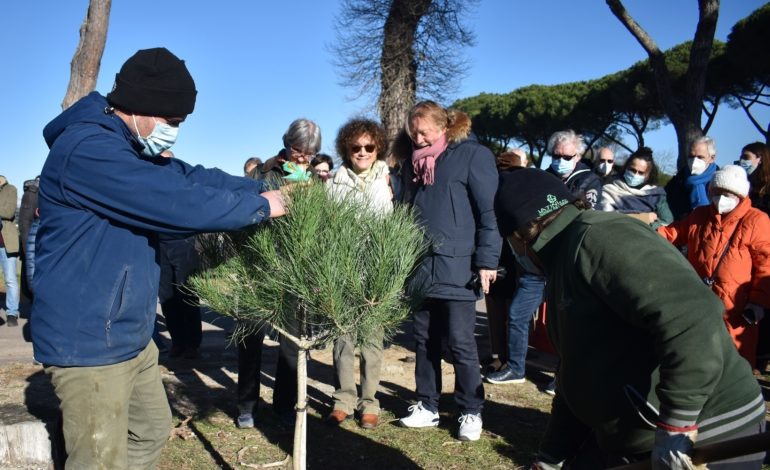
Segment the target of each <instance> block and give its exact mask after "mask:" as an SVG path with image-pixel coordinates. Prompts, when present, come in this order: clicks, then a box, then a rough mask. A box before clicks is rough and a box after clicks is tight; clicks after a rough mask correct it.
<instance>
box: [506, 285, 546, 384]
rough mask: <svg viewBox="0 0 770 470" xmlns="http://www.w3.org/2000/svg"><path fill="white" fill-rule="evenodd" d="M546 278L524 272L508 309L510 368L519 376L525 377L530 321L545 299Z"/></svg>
mask: <svg viewBox="0 0 770 470" xmlns="http://www.w3.org/2000/svg"><path fill="white" fill-rule="evenodd" d="M544 290H545V278H544V277H542V276H538V275H536V274H530V273H523V274H522V275H521V277H520V278H519V284H518V286H517V287H516V292H515V293H514V294H513V300H512V301H511V307H510V308H509V309H508V368H509V369H511V371H513V373H514V374H516V377H517V378H522V377H524V364H525V361H526V359H527V348H528V347H529V323H530V320H531V319H532V315H533V314H534V313H535V310H537V307H539V306H540V303H541V302H542V301H543V291H544Z"/></svg>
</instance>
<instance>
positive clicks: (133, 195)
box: [60, 135, 270, 234]
mask: <svg viewBox="0 0 770 470" xmlns="http://www.w3.org/2000/svg"><path fill="white" fill-rule="evenodd" d="M105 149H110V150H105ZM66 158H67V159H68V161H66V162H62V165H63V168H62V177H61V179H60V185H61V188H60V189H61V190H62V193H63V195H64V197H66V198H68V199H69V200H70V202H71V203H72V204H75V205H80V206H82V207H85V208H88V209H89V210H92V211H93V212H95V213H98V214H101V215H102V216H104V217H107V218H109V219H111V220H114V221H116V222H119V223H123V224H126V225H128V226H132V227H137V228H140V229H145V230H152V231H157V232H160V233H172V234H173V233H189V232H196V231H224V230H235V229H239V228H242V227H245V226H249V225H253V224H257V223H259V222H260V221H262V220H263V219H265V218H267V217H269V216H270V206H269V203H268V201H267V200H266V199H265V198H263V197H262V196H260V195H259V193H258V192H259V190H260V189H261V185H260V184H259V183H257V182H253V181H248V180H246V178H236V177H230V176H228V177H225V174H224V173H223V172H221V171H219V170H205V169H203V168H202V167H201V168H197V167H191V166H190V165H187V164H185V163H183V162H172V164H171V165H168V164H166V165H159V164H156V163H157V162H153V161H152V160H143V159H140V158H137V155H136V153H135V152H133V150H132V149H131V148H130V147H129V146H127V145H126V143H125V141H121V139H120V138H117V137H114V136H110V135H96V136H91V137H88V138H86V139H83V140H82V141H81V142H80V143H79V144H78V146H77V148H76V149H74V151H73V152H72V153H71V154H68V155H67V157H66ZM241 180H242V181H241ZM218 185H223V186H224V188H221V187H219V186H218Z"/></svg>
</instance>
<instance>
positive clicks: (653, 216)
mask: <svg viewBox="0 0 770 470" xmlns="http://www.w3.org/2000/svg"><path fill="white" fill-rule="evenodd" d="M622 175H623V176H622V177H621V178H618V179H616V180H615V181H614V182H612V183H610V184H605V185H604V188H603V189H602V199H601V201H600V202H599V207H598V208H599V209H600V210H603V211H606V212H612V211H617V212H621V213H623V214H628V215H630V216H631V217H634V218H637V219H639V220H641V221H642V222H644V223H646V224H649V225H650V226H651V227H652V228H654V229H656V228H658V227H661V226H663V225H668V224H670V223H671V222H672V221H673V220H674V216H673V215H672V214H671V209H669V207H668V203H667V202H666V191H665V190H664V189H663V188H661V187H660V186H658V185H657V184H658V167H657V165H655V161H654V160H653V158H652V150H651V149H649V148H647V147H642V148H640V149H639V150H637V151H636V152H634V153H632V154H631V156H630V157H628V159H627V160H626V163H625V164H624V165H623V172H622Z"/></svg>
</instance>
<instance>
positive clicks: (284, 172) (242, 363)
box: [236, 119, 321, 428]
mask: <svg viewBox="0 0 770 470" xmlns="http://www.w3.org/2000/svg"><path fill="white" fill-rule="evenodd" d="M283 146H284V148H283V149H281V151H280V152H278V155H276V156H275V157H272V158H270V159H269V160H267V161H266V162H265V163H264V164H261V165H258V166H257V168H256V169H253V170H252V171H251V172H250V173H247V174H246V176H248V177H250V178H252V179H256V180H265V182H266V183H267V184H269V185H270V186H271V187H279V186H281V185H283V184H285V183H290V182H298V181H308V180H309V179H310V175H311V173H310V171H309V169H308V167H309V166H310V160H311V159H312V158H313V156H314V155H315V154H317V153H318V151H319V149H320V148H321V128H320V127H318V124H316V123H314V122H313V121H310V120H308V119H296V120H295V121H293V122H292V123H291V124H290V125H289V128H288V129H287V130H286V133H285V134H283ZM244 171H245V168H244ZM290 333H292V334H296V331H290ZM264 339H265V328H261V329H259V330H258V331H255V332H254V333H252V334H249V335H246V336H245V337H243V338H241V341H240V342H239V343H238V419H237V421H236V423H237V425H238V427H239V428H253V427H254V415H255V414H257V412H258V411H259V390H260V385H261V384H260V370H261V367H262V342H263V340H264ZM279 342H280V348H279V350H278V364H277V366H276V373H275V387H274V388H273V410H274V411H275V413H276V414H277V415H278V417H279V419H280V420H281V421H282V422H284V423H286V424H288V425H292V423H293V422H294V405H295V404H296V402H297V357H298V354H299V348H298V347H297V345H296V344H295V343H294V342H293V341H291V340H288V339H287V338H285V337H283V336H281V337H280V339H279Z"/></svg>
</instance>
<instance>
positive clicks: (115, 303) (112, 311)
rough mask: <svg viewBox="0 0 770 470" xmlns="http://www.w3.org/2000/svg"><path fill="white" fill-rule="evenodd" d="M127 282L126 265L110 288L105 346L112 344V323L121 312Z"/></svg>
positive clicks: (105, 327)
mask: <svg viewBox="0 0 770 470" xmlns="http://www.w3.org/2000/svg"><path fill="white" fill-rule="evenodd" d="M127 282H128V266H124V267H123V270H122V271H121V272H120V276H119V277H118V280H117V281H116V282H115V286H114V287H113V289H112V295H111V296H110V298H111V302H110V305H108V310H107V312H108V314H107V322H106V323H105V325H104V330H105V333H106V334H105V337H106V340H107V346H111V345H112V337H111V335H110V333H111V330H112V325H113V323H114V322H115V321H116V320H117V319H118V318H120V314H121V313H122V309H123V303H124V298H125V291H126V284H127Z"/></svg>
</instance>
